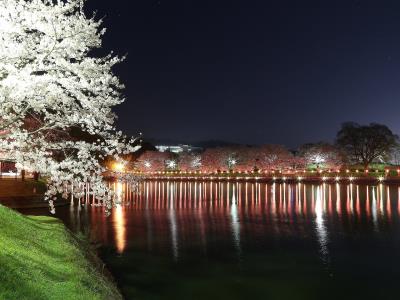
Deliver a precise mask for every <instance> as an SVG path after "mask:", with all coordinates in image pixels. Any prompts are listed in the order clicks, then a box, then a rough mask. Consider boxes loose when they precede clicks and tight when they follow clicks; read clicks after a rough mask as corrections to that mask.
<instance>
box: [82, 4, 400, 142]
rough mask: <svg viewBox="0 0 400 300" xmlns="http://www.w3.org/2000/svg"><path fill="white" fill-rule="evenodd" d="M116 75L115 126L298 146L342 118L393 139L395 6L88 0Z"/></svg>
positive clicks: (187, 137)
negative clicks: (380, 127) (115, 62)
mask: <svg viewBox="0 0 400 300" xmlns="http://www.w3.org/2000/svg"><path fill="white" fill-rule="evenodd" d="M87 8H88V10H97V16H104V17H105V18H104V25H105V27H107V29H108V30H107V33H106V36H105V40H104V46H105V48H106V49H107V50H113V51H114V52H115V53H117V54H126V53H127V54H128V57H127V60H126V61H125V62H124V63H122V64H121V65H120V66H119V67H118V68H117V69H116V74H117V75H119V76H120V77H121V80H122V81H123V83H124V84H125V85H126V91H125V92H126V98H127V100H126V102H125V103H124V104H122V105H121V106H120V107H118V108H117V109H116V112H117V114H118V115H119V121H118V125H119V128H120V129H122V130H124V131H125V132H126V133H127V134H134V133H136V132H139V131H141V132H143V133H144V135H145V137H150V138H160V139H174V140H182V141H198V140H209V139H220V140H227V141H232V142H240V143H251V144H262V143H281V144H286V145H288V146H296V145H298V144H301V143H305V142H311V141H321V140H326V141H332V140H333V139H334V137H335V134H336V131H337V130H338V128H339V127H340V124H341V123H342V122H344V121H356V122H360V123H370V122H378V123H383V124H386V125H388V126H389V127H390V128H391V129H392V130H393V131H394V132H396V133H400V122H398V119H399V117H398V116H399V111H400V1H398V0H394V1H389V0H388V1H385V0H374V1H372V0H371V1H370V0H363V1H361V0H359V1H351V0H343V1H342V0H331V1H329V0H326V1H321V0H318V1H317V0H316V1H307V0H304V1H295V0H293V1H284V0H279V1H278V0H276V1H267V0H264V1H262V0H260V1H251V0H241V1H235V0H201V1H200V0H199V1H191V0H181V1H178V0H175V1H174V0H159V1H153V0H131V1H127V0H112V1H110V0H89V1H88V2H87Z"/></svg>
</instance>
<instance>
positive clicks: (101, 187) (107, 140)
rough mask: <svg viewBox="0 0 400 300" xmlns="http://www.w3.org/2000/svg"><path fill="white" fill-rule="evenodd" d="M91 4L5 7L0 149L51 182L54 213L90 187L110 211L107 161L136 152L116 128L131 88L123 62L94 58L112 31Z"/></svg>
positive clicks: (0, 37)
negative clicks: (117, 112)
mask: <svg viewBox="0 0 400 300" xmlns="http://www.w3.org/2000/svg"><path fill="white" fill-rule="evenodd" d="M83 4H84V1H83V0H65V1H64V0H31V1H24V0H2V1H0V116H1V120H0V131H2V132H3V134H2V135H1V138H0V151H2V152H8V153H12V156H13V158H15V160H16V161H17V166H19V167H20V168H25V169H31V170H35V171H38V172H40V173H42V174H44V175H45V176H46V179H47V182H48V190H47V192H46V199H47V200H49V203H50V207H51V211H52V212H54V203H53V201H54V200H55V199H56V197H57V196H58V195H60V194H61V195H63V197H67V195H68V194H69V193H73V194H75V196H78V197H80V196H82V195H83V189H82V188H81V186H82V185H81V183H82V182H85V183H86V182H87V183H89V184H90V187H91V189H90V193H92V194H94V195H95V196H96V197H97V198H98V199H99V200H100V201H101V202H102V203H103V204H105V205H106V207H107V208H108V209H109V208H110V207H111V206H112V201H111V199H112V196H113V195H112V192H111V191H110V190H109V189H108V187H107V184H105V183H104V181H103V175H102V174H103V171H104V169H103V167H102V166H101V164H100V163H99V161H100V160H101V159H103V158H104V157H106V156H110V155H111V156H114V157H116V158H117V157H118V155H120V154H122V153H127V152H131V151H134V150H136V149H135V148H134V147H133V146H131V144H130V143H128V145H126V143H125V142H124V141H125V140H124V139H123V136H122V133H121V132H116V130H115V127H114V119H115V116H114V114H113V113H112V108H113V107H114V106H115V105H117V104H120V103H121V102H122V101H123V97H122V94H121V92H122V89H123V85H122V84H121V83H120V81H119V79H118V78H117V77H116V76H115V75H114V74H113V72H112V68H113V66H115V65H116V64H117V63H119V62H120V61H121V60H122V58H120V57H116V56H113V55H112V54H109V55H106V56H104V57H94V56H91V53H92V52H91V51H92V50H93V49H96V48H99V47H101V40H102V36H103V34H104V33H105V29H104V28H101V21H98V20H96V19H94V18H93V17H86V16H85V14H84V11H83ZM73 130H78V131H80V132H81V133H84V134H85V135H86V137H91V138H89V139H88V138H80V136H82V135H77V136H72V135H71V132H72V131H73Z"/></svg>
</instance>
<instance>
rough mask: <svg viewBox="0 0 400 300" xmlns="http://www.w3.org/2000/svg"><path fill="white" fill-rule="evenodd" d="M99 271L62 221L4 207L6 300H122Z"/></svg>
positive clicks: (0, 228) (1, 236) (1, 255)
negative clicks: (33, 215)
mask: <svg viewBox="0 0 400 300" xmlns="http://www.w3.org/2000/svg"><path fill="white" fill-rule="evenodd" d="M99 269H100V268H97V267H96V259H95V256H94V255H93V254H92V253H91V251H90V250H88V249H87V247H86V246H85V244H84V243H83V242H82V241H79V240H78V239H77V238H75V237H74V236H73V235H72V234H71V233H70V232H69V231H68V230H67V229H66V228H65V227H64V225H63V224H62V223H61V222H59V221H58V220H57V219H54V218H50V217H26V216H23V215H21V214H19V213H17V212H15V211H13V210H11V209H9V208H6V207H4V206H1V205H0V299H7V300H11V299H18V300H19V299H85V300H86V299H113V300H114V299H121V295H120V294H119V291H118V290H117V288H116V287H115V286H114V285H113V284H112V283H111V281H109V280H108V279H107V278H106V277H105V276H103V275H101V272H100V271H99Z"/></svg>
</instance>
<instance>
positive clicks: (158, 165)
mask: <svg viewBox="0 0 400 300" xmlns="http://www.w3.org/2000/svg"><path fill="white" fill-rule="evenodd" d="M172 159H173V155H172V154H171V153H170V152H158V151H145V152H144V153H143V154H142V155H141V156H140V157H139V158H138V159H137V160H136V162H135V167H136V168H137V169H138V170H140V171H142V172H156V171H164V169H165V167H166V162H167V161H168V160H172Z"/></svg>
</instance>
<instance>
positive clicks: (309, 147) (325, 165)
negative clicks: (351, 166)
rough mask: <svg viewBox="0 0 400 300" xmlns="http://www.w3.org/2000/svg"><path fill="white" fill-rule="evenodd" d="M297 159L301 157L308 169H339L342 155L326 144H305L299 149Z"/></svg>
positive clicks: (336, 149)
mask: <svg viewBox="0 0 400 300" xmlns="http://www.w3.org/2000/svg"><path fill="white" fill-rule="evenodd" d="M299 157H303V158H304V160H305V163H306V165H307V166H309V167H316V168H319V169H333V168H340V166H341V165H343V155H342V154H341V152H340V151H339V149H338V148H336V147H335V146H333V145H330V144H327V143H316V144H305V145H303V146H302V147H301V148H300V151H299Z"/></svg>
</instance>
